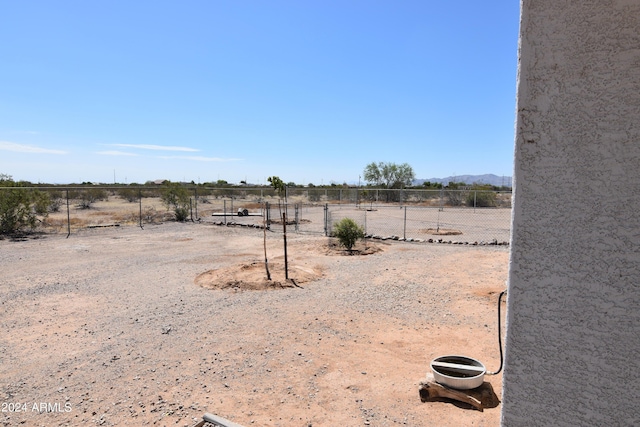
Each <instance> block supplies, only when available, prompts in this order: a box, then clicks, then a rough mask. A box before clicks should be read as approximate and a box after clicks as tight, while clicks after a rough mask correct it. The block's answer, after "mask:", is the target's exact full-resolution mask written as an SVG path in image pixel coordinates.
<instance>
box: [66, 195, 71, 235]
mask: <svg viewBox="0 0 640 427" xmlns="http://www.w3.org/2000/svg"><path fill="white" fill-rule="evenodd" d="M69 236H71V214H70V213H69V189H68V188H67V239H68V238H69Z"/></svg>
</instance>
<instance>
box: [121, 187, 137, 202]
mask: <svg viewBox="0 0 640 427" xmlns="http://www.w3.org/2000/svg"><path fill="white" fill-rule="evenodd" d="M117 193H118V196H120V198H121V199H123V200H126V201H127V202H129V203H133V202H137V201H138V196H139V194H140V190H139V189H137V188H118V190H117Z"/></svg>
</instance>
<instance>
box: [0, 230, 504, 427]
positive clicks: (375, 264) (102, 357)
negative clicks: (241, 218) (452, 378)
mask: <svg viewBox="0 0 640 427" xmlns="http://www.w3.org/2000/svg"><path fill="white" fill-rule="evenodd" d="M267 238H268V254H269V261H270V264H271V273H272V274H273V276H274V279H275V281H279V282H280V284H285V285H286V282H285V281H284V277H283V276H284V274H283V271H282V265H283V262H282V261H283V259H282V255H283V244H282V235H281V234H276V233H269V234H268V236H267ZM262 239H263V235H262V231H261V230H257V229H247V228H237V229H236V228H229V227H220V226H214V225H203V224H175V223H169V224H163V225H157V226H147V227H145V229H144V230H141V229H139V228H133V227H129V228H124V227H123V228H115V227H114V228H104V229H94V230H85V231H82V232H79V233H77V234H73V235H72V236H71V237H69V238H68V239H66V238H65V236H64V235H54V236H44V237H41V238H37V239H29V240H26V241H19V242H11V241H8V240H2V241H0V271H1V272H2V274H1V275H0V325H1V327H2V339H1V340H0V402H1V403H2V408H1V409H2V412H0V424H2V425H4V426H18V425H28V426H67V425H69V426H86V425H105V426H126V425H129V426H141V425H160V426H176V425H177V426H191V425H193V424H194V422H195V420H199V419H200V418H201V416H202V414H203V413H204V412H211V413H214V414H217V415H220V416H223V417H225V418H228V419H230V420H233V421H235V422H236V423H239V424H242V425H245V426H247V427H248V426H254V425H255V426H300V427H302V426H304V427H308V426H363V425H366V426H395V425H408V426H456V427H458V426H471V425H473V426H497V425H499V418H500V406H498V407H497V408H492V409H487V410H485V411H484V412H479V411H476V410H471V409H466V408H461V407H458V406H456V405H453V404H451V403H447V402H436V403H422V402H421V401H420V398H419V395H418V383H419V381H420V380H422V379H423V378H424V377H425V374H426V372H427V371H428V364H429V361H430V360H431V359H433V358H434V357H436V356H440V355H443V354H464V355H468V356H471V357H474V358H477V359H479V360H481V361H483V362H484V363H485V364H486V365H487V368H488V369H489V370H493V369H496V368H497V367H498V365H499V353H498V348H497V335H496V334H497V319H496V299H497V292H500V291H501V290H503V289H504V287H505V281H506V277H507V263H508V249H507V248H506V247H495V246H494V247H463V246H454V245H437V244H425V243H420V244H416V243H402V242H390V243H387V242H378V243H376V245H377V246H378V249H380V250H379V251H378V252H376V253H373V254H371V255H366V256H344V255H340V254H339V253H336V251H335V250H333V251H332V250H329V248H328V239H327V238H325V237H317V236H307V235H296V234H289V235H288V243H289V246H288V254H289V263H290V271H291V277H293V278H294V279H297V280H296V282H297V283H298V285H299V286H300V287H295V286H293V287H286V286H285V287H283V286H280V285H277V286H274V287H273V289H267V290H243V289H242V288H243V286H244V285H243V280H244V281H245V282H246V281H248V280H249V279H247V277H249V278H251V277H254V276H255V275H257V276H255V277H258V279H260V278H262V277H263V276H264V271H263V264H262V261H263V260H264V254H263V240H262ZM234 271H238V272H241V271H245V272H247V271H248V273H247V274H249V276H243V277H244V278H243V277H235V276H234V275H233V272H234ZM251 274H253V275H254V276H251ZM255 277H254V278H255ZM198 278H199V279H198ZM203 278H204V279H203ZM205 279H206V280H205ZM216 280H218V281H219V282H220V281H221V282H224V284H226V285H225V286H218V287H226V288H225V289H211V288H216V286H210V285H212V284H213V285H215V284H216ZM234 281H235V282H234ZM486 379H487V381H489V382H490V383H491V384H492V386H493V388H494V390H495V392H496V393H497V394H498V396H500V393H501V380H502V377H501V376H500V375H498V376H495V377H487V378H486Z"/></svg>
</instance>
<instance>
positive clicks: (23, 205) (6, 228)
mask: <svg viewBox="0 0 640 427" xmlns="http://www.w3.org/2000/svg"><path fill="white" fill-rule="evenodd" d="M0 187H3V188H2V189H1V190H0V234H16V233H20V232H22V231H23V230H24V229H25V228H30V229H33V228H35V227H36V225H37V222H38V217H39V216H40V217H43V218H44V217H46V216H47V212H48V209H49V204H50V200H49V195H48V194H47V193H45V192H43V191H39V190H36V189H34V188H24V187H23V186H22V184H21V183H16V182H14V181H13V179H12V178H11V176H9V175H5V174H0Z"/></svg>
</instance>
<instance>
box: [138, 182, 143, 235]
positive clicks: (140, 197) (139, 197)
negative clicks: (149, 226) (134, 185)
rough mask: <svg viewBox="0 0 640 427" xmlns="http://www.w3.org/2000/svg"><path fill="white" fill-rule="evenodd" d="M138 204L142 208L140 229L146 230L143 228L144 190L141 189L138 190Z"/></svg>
mask: <svg viewBox="0 0 640 427" xmlns="http://www.w3.org/2000/svg"><path fill="white" fill-rule="evenodd" d="M138 202H139V207H140V229H142V230H144V228H142V190H141V189H139V188H138Z"/></svg>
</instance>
